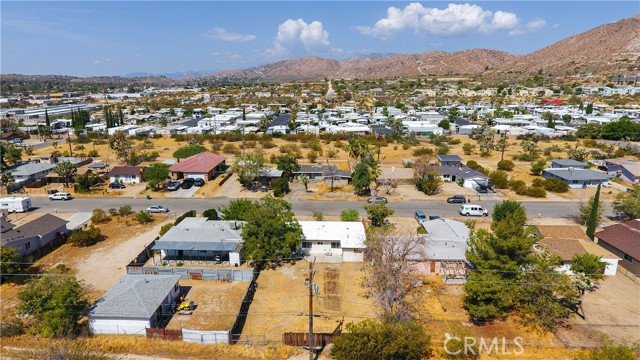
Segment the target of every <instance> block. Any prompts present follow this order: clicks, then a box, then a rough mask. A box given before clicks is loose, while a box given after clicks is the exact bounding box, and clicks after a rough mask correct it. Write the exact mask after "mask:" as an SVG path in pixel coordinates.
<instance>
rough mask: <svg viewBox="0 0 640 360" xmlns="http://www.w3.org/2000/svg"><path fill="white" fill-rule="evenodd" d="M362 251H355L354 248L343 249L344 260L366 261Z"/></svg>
mask: <svg viewBox="0 0 640 360" xmlns="http://www.w3.org/2000/svg"><path fill="white" fill-rule="evenodd" d="M363 255H364V254H363V253H362V252H355V251H354V250H353V249H342V261H344V262H362V261H364V256H363Z"/></svg>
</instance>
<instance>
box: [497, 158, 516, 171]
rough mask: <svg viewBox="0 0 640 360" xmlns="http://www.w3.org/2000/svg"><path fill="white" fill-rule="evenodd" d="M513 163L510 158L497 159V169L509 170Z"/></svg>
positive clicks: (511, 168)
mask: <svg viewBox="0 0 640 360" xmlns="http://www.w3.org/2000/svg"><path fill="white" fill-rule="evenodd" d="M514 166H515V164H514V163H513V162H512V161H510V160H500V161H498V170H504V171H511V170H513V167H514Z"/></svg>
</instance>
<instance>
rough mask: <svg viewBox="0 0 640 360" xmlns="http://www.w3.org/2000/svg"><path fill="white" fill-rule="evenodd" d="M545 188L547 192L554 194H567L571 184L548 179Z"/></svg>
mask: <svg viewBox="0 0 640 360" xmlns="http://www.w3.org/2000/svg"><path fill="white" fill-rule="evenodd" d="M536 180H537V179H536ZM543 187H544V189H545V190H547V191H551V192H554V193H565V192H567V191H569V184H567V183H565V182H562V181H560V180H558V179H553V178H551V179H546V180H545V182H544V186H543Z"/></svg>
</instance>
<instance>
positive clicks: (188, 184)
mask: <svg viewBox="0 0 640 360" xmlns="http://www.w3.org/2000/svg"><path fill="white" fill-rule="evenodd" d="M193 183H194V181H193V179H184V180H182V184H180V188H182V189H191V187H192V186H193Z"/></svg>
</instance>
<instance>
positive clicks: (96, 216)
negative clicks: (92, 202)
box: [91, 209, 109, 225]
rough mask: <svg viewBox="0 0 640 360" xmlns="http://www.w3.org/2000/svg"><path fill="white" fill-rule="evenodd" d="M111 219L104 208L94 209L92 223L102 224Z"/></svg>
mask: <svg viewBox="0 0 640 360" xmlns="http://www.w3.org/2000/svg"><path fill="white" fill-rule="evenodd" d="M107 220H109V216H108V215H107V213H106V212H104V210H102V209H93V213H92V215H91V223H92V224H95V225H97V224H102V223H105V222H107Z"/></svg>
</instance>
